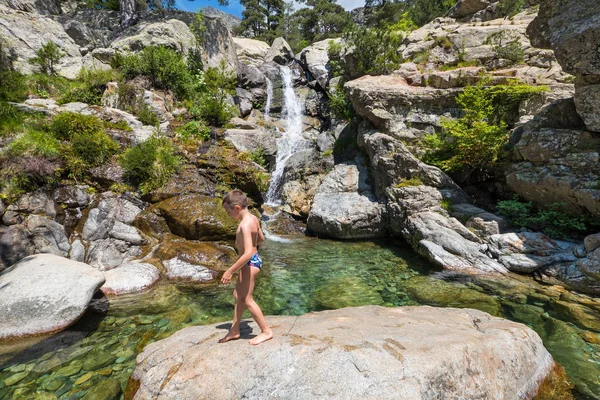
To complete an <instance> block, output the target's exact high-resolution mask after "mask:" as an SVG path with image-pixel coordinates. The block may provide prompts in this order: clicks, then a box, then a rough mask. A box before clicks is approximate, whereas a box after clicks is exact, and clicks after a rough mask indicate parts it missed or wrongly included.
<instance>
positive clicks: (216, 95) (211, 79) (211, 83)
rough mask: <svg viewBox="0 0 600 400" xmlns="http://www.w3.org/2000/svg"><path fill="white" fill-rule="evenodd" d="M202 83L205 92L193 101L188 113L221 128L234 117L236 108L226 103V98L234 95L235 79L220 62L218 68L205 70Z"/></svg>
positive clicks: (222, 62) (223, 62)
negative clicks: (204, 86)
mask: <svg viewBox="0 0 600 400" xmlns="http://www.w3.org/2000/svg"><path fill="white" fill-rule="evenodd" d="M204 83H205V85H206V92H205V93H202V94H201V95H200V96H198V98H196V99H195V100H194V103H195V104H194V105H193V106H192V108H191V110H190V112H191V114H192V116H193V117H194V118H199V119H202V120H204V121H206V122H208V123H209V124H211V125H214V126H223V125H224V124H226V123H227V122H228V121H229V120H230V119H231V118H232V117H233V116H234V115H235V111H236V108H235V107H233V106H231V105H230V104H228V103H227V96H228V95H234V94H235V84H236V77H235V75H234V74H233V73H232V72H231V71H229V70H228V69H227V66H226V64H225V61H221V63H220V65H219V67H210V68H208V69H207V70H206V72H205V73H204ZM198 103H199V104H198Z"/></svg>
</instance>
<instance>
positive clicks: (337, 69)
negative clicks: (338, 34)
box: [327, 40, 344, 77]
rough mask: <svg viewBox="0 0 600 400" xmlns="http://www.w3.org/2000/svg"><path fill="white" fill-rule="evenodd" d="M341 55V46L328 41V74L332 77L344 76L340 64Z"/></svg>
mask: <svg viewBox="0 0 600 400" xmlns="http://www.w3.org/2000/svg"><path fill="white" fill-rule="evenodd" d="M341 54H342V45H341V44H339V43H337V42H334V41H333V40H330V41H329V44H328V45H327V56H328V57H329V72H330V74H331V75H332V76H333V77H336V76H342V75H344V70H343V69H342V66H341V64H340V58H341Z"/></svg>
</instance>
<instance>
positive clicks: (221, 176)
mask: <svg viewBox="0 0 600 400" xmlns="http://www.w3.org/2000/svg"><path fill="white" fill-rule="evenodd" d="M241 154H242V153H239V152H238V151H237V150H235V149H232V148H228V147H227V146H222V145H218V146H211V147H210V148H209V149H208V150H207V151H206V152H205V153H204V154H201V155H199V156H198V158H197V159H196V165H197V167H198V170H199V171H200V174H201V175H206V176H212V177H214V178H215V179H216V181H217V182H220V183H221V184H222V187H221V188H219V190H217V192H216V193H215V195H216V196H221V195H225V193H226V192H227V191H229V190H231V189H240V190H242V191H243V192H244V193H246V194H247V195H248V197H250V198H251V199H252V201H253V202H254V203H256V204H262V202H263V197H262V193H264V192H266V191H267V189H268V185H269V174H268V173H267V171H266V170H265V169H264V168H262V167H261V166H259V165H258V164H256V163H254V162H252V161H251V160H250V159H244V157H242V156H241Z"/></svg>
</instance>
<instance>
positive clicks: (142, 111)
mask: <svg viewBox="0 0 600 400" xmlns="http://www.w3.org/2000/svg"><path fill="white" fill-rule="evenodd" d="M138 107H139V108H138V109H137V110H135V111H134V112H135V114H136V116H137V118H138V119H139V120H140V122H141V123H142V124H144V125H150V126H158V125H159V124H160V119H159V118H158V115H156V113H155V112H154V111H152V110H151V109H150V107H148V105H147V104H146V103H141V104H140V105H139V106H138Z"/></svg>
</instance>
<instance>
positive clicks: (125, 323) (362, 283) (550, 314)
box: [0, 238, 600, 399]
mask: <svg viewBox="0 0 600 400" xmlns="http://www.w3.org/2000/svg"><path fill="white" fill-rule="evenodd" d="M261 253H262V255H263V259H264V260H265V266H264V267H263V271H262V272H261V274H260V275H259V280H258V286H257V289H256V292H255V298H256V299H257V301H258V302H259V304H260V305H261V307H262V309H263V311H264V312H265V314H282V315H299V314H302V313H305V312H309V311H314V310H324V309H330V308H339V307H348V306H358V305H366V304H378V305H385V306H401V305H417V304H427V305H434V306H448V307H470V308H476V309H480V310H483V311H486V312H489V313H491V314H493V315H496V316H502V317H505V318H508V319H511V320H515V321H519V322H523V323H525V324H527V325H529V326H530V327H532V328H533V329H534V330H535V331H536V332H538V334H539V335H540V336H541V337H542V339H543V340H544V343H545V345H546V347H547V348H548V350H549V351H550V353H552V355H553V357H554V358H555V359H556V360H557V361H558V362H560V363H561V364H562V365H563V366H564V367H565V369H566V371H567V374H568V376H569V378H570V379H571V380H572V381H573V382H574V383H575V385H576V393H575V395H576V398H581V399H588V398H600V335H599V334H598V333H597V332H594V331H591V330H586V329H582V326H583V327H586V326H587V327H588V328H589V326H590V325H592V327H593V328H595V326H594V325H593V324H594V321H589V320H585V317H584V319H583V320H582V321H583V322H582V321H581V320H579V319H575V318H574V316H576V315H577V311H578V310H579V311H581V310H583V312H584V311H585V309H590V310H591V309H593V308H594V307H596V308H595V309H596V311H600V302H598V301H595V300H593V299H590V298H588V297H586V296H574V295H572V294H570V293H568V292H566V293H565V292H562V291H561V290H560V288H556V287H549V286H544V285H540V284H538V283H536V282H534V281H533V280H531V279H529V278H525V277H519V276H514V279H509V278H483V277H472V276H465V275H459V274H450V273H444V272H442V271H439V270H438V269H436V268H434V267H432V266H431V265H430V264H428V263H427V262H425V261H423V260H422V259H420V258H418V257H417V256H415V255H414V254H413V252H412V251H411V250H410V248H409V247H407V246H401V245H400V246H399V245H394V244H392V243H391V242H385V241H384V242H334V241H328V240H319V239H314V238H297V239H294V241H293V243H279V242H272V241H269V242H267V243H266V244H265V245H264V246H262V247H261ZM232 289H233V286H226V287H225V286H220V285H210V286H206V285H205V286H200V287H185V286H175V285H171V284H166V283H163V284H161V285H158V286H157V287H155V288H154V289H153V290H151V291H149V292H147V293H143V294H136V295H126V296H122V297H117V298H112V299H110V304H109V303H108V302H107V301H106V299H105V298H100V299H97V300H95V301H94V304H93V306H92V307H91V309H90V310H89V311H88V312H87V313H86V314H85V315H84V317H83V318H82V319H81V320H80V321H79V322H78V323H77V324H76V325H74V326H73V327H71V328H70V329H68V330H67V331H64V332H61V333H59V334H56V335H54V336H52V337H50V338H46V339H43V340H41V341H40V340H39V339H38V340H37V342H36V341H35V340H34V341H29V342H27V343H25V342H18V343H5V344H1V343H0V399H11V398H15V399H57V398H58V399H80V398H83V397H84V396H86V395H88V394H90V395H91V394H93V393H94V390H97V389H98V387H99V383H100V382H104V383H106V382H108V381H111V382H112V383H114V384H116V383H118V384H120V385H121V388H122V389H123V390H124V389H125V387H126V384H127V381H128V379H129V376H130V375H131V372H132V371H133V368H134V366H135V356H136V354H138V353H139V352H140V351H141V350H142V348H143V347H144V346H145V345H146V344H148V343H150V342H152V341H155V340H159V339H162V338H165V337H167V336H169V335H170V334H172V333H173V332H175V331H177V330H179V329H182V328H183V327H185V326H189V325H201V324H210V323H215V322H219V321H225V320H228V319H230V318H231V315H232V310H233V298H232V294H231V292H232ZM559 300H560V302H559V303H557V302H556V301H559ZM557 304H559V305H560V306H557ZM571 304H573V305H574V306H573V309H571V308H569V307H568V306H569V305H571ZM582 304H584V305H585V306H584V305H582ZM588 307H589V308H588ZM573 322H577V323H578V324H579V326H577V325H575V324H574V323H573ZM596 322H597V326H600V321H596ZM215 345H217V344H216V343H215ZM25 346H27V347H26V348H25ZM115 382H116V383H115ZM96 393H97V392H96ZM107 393H108V392H107ZM107 395H108V394H103V395H102V396H104V397H103V399H106V398H107V397H106V396H107ZM89 397H90V396H88V398H89ZM97 398H100V397H97Z"/></svg>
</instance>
